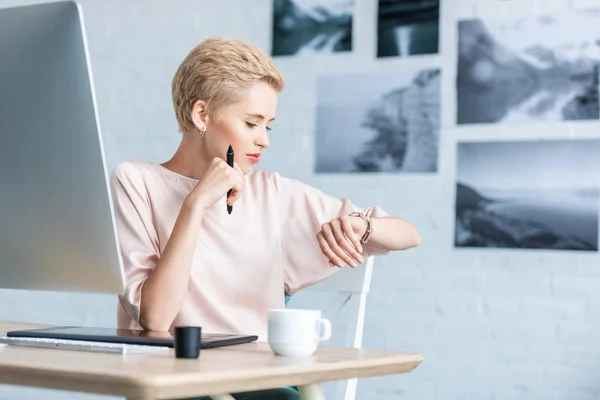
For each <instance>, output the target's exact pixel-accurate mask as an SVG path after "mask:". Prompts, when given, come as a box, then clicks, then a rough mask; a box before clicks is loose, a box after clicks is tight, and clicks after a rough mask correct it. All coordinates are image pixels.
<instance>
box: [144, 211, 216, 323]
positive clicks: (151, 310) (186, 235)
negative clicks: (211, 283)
mask: <svg viewBox="0 0 600 400" xmlns="http://www.w3.org/2000/svg"><path fill="white" fill-rule="evenodd" d="M203 215H204V212H203V211H202V209H201V208H199V207H193V206H189V205H188V204H186V203H184V205H183V207H182V208H181V211H180V212H179V216H178V217H177V220H176V222H175V226H174V227H173V232H172V233H171V236H170V238H169V241H168V242H167V245H166V246H165V249H164V251H163V254H162V256H161V257H160V259H159V260H158V263H157V264H156V266H155V267H154V269H153V270H152V272H150V274H149V275H148V277H147V278H146V280H145V281H144V283H143V286H142V295H141V304H140V320H139V323H140V325H141V326H142V328H144V329H146V330H150V331H167V330H169V327H170V326H171V324H172V323H173V320H174V319H175V317H176V316H177V314H178V313H179V309H180V308H181V304H182V303H183V298H184V297H185V295H186V294H187V288H188V284H189V280H190V269H191V265H192V258H193V256H194V250H195V248H196V241H197V240H198V231H199V228H200V224H201V223H202V217H203Z"/></svg>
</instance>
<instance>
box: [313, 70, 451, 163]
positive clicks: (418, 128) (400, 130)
mask: <svg viewBox="0 0 600 400" xmlns="http://www.w3.org/2000/svg"><path fill="white" fill-rule="evenodd" d="M317 84H318V89H317V91H318V95H317V99H318V100H317V133H316V138H315V144H316V168H315V169H316V172H317V173H353V172H370V173H373V172H436V171H437V167H438V142H439V126H440V71H439V70H438V69H425V70H412V71H407V72H402V73H393V74H392V73H387V74H382V73H374V74H357V75H338V76H326V77H320V78H319V80H318V83H317Z"/></svg>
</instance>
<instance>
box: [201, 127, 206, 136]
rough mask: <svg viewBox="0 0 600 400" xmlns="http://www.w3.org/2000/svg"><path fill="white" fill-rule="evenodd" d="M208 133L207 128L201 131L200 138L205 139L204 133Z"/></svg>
mask: <svg viewBox="0 0 600 400" xmlns="http://www.w3.org/2000/svg"><path fill="white" fill-rule="evenodd" d="M205 132H206V128H204V129H202V130H201V131H200V137H204V133H205Z"/></svg>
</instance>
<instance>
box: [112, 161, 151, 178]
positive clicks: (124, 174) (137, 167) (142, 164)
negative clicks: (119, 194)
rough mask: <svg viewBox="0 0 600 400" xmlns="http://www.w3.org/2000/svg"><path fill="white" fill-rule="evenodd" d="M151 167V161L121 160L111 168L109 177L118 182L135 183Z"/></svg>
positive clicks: (146, 173)
mask: <svg viewBox="0 0 600 400" xmlns="http://www.w3.org/2000/svg"><path fill="white" fill-rule="evenodd" d="M152 169H153V166H152V163H150V162H146V161H122V162H120V163H118V164H117V165H116V166H115V167H114V168H113V170H112V173H111V177H112V179H113V180H116V181H118V182H120V183H122V184H123V183H129V184H136V183H141V182H142V181H143V177H144V175H148V173H149V172H150V171H151V170H152Z"/></svg>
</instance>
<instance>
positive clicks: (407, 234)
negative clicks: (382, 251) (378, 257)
mask: <svg viewBox="0 0 600 400" xmlns="http://www.w3.org/2000/svg"><path fill="white" fill-rule="evenodd" d="M359 219H360V218H359ZM363 224H364V222H363ZM371 224H372V226H373V231H372V232H371V235H370V236H369V242H370V243H375V244H377V245H378V246H381V247H384V248H386V249H388V250H407V249H410V248H411V247H417V246H419V245H420V244H421V238H420V236H419V232H418V231H417V229H416V228H415V227H414V225H413V224H411V223H410V222H408V221H406V220H403V219H402V218H398V217H378V218H371ZM364 225H365V228H364V229H366V224H364ZM364 229H363V231H362V232H364Z"/></svg>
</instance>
